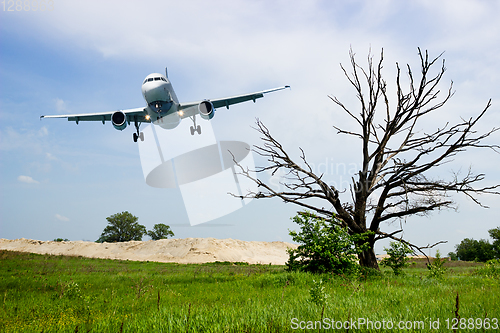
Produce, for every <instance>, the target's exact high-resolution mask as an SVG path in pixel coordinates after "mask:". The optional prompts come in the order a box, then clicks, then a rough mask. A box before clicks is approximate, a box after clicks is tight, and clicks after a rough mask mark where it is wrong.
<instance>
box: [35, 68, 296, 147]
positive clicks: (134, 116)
mask: <svg viewBox="0 0 500 333" xmlns="http://www.w3.org/2000/svg"><path fill="white" fill-rule="evenodd" d="M286 88H290V86H284V87H279V88H274V89H269V90H264V91H259V92H255V93H251V94H245V95H239V96H233V97H227V98H219V99H214V100H210V99H205V100H203V101H200V102H191V103H179V100H178V99H177V95H176V94H175V92H174V89H173V87H172V83H171V82H170V80H169V79H168V71H167V69H165V75H162V74H159V73H152V74H149V75H148V76H147V77H146V78H145V79H144V81H143V82H142V96H143V97H144V100H145V101H146V103H147V106H146V107H144V108H135V109H127V110H117V111H108V112H97V113H82V114H67V115H49V116H40V119H42V118H68V121H74V122H76V124H77V125H78V123H79V122H80V121H101V122H102V123H103V124H105V123H106V121H111V123H112V124H113V126H114V128H116V129H117V130H120V131H122V130H124V129H125V128H126V127H127V124H128V125H130V123H131V122H133V123H134V125H135V128H136V133H134V134H133V139H134V142H137V140H138V139H140V140H141V141H144V133H143V132H140V131H139V127H140V125H141V123H151V122H153V123H154V124H156V125H159V126H161V127H162V128H165V129H173V128H175V127H177V126H178V125H179V123H180V121H181V120H182V119H184V118H188V117H189V118H191V120H192V121H193V126H191V127H190V131H191V135H194V133H195V132H196V133H198V134H201V126H200V125H196V115H200V117H201V118H202V119H205V120H210V119H212V118H213V117H214V115H215V110H216V109H217V108H221V107H226V108H227V109H229V106H230V105H233V104H238V103H242V102H246V101H254V103H255V100H256V99H258V98H261V97H264V94H267V93H270V92H274V91H278V90H283V89H286Z"/></svg>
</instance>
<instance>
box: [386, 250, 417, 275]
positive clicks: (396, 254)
mask: <svg viewBox="0 0 500 333" xmlns="http://www.w3.org/2000/svg"><path fill="white" fill-rule="evenodd" d="M384 251H385V252H386V253H387V254H388V255H389V257H387V258H384V259H382V261H381V262H380V264H381V265H382V266H386V267H390V268H392V271H393V272H394V275H401V274H403V268H404V267H407V266H408V260H409V259H408V257H407V255H408V254H410V253H412V252H413V251H412V250H411V249H410V248H409V247H408V245H406V244H405V243H402V242H391V243H390V245H389V248H385V247H384Z"/></svg>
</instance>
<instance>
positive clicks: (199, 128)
mask: <svg viewBox="0 0 500 333" xmlns="http://www.w3.org/2000/svg"><path fill="white" fill-rule="evenodd" d="M191 119H192V120H193V126H191V127H190V128H189V129H190V130H191V135H194V132H198V134H201V126H200V125H198V126H196V115H194V116H193V118H191Z"/></svg>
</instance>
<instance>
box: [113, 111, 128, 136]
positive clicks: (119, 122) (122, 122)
mask: <svg viewBox="0 0 500 333" xmlns="http://www.w3.org/2000/svg"><path fill="white" fill-rule="evenodd" d="M111 123H112V124H113V127H114V128H116V129H117V130H120V131H123V130H124V129H125V128H126V127H127V116H126V115H125V113H123V112H122V111H116V112H115V113H113V114H112V115H111Z"/></svg>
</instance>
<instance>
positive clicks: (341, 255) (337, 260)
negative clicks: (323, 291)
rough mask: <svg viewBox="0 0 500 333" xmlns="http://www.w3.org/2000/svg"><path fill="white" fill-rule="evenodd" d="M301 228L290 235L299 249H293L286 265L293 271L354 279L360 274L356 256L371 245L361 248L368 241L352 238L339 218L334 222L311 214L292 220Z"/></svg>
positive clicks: (304, 213) (356, 236) (365, 236)
mask: <svg viewBox="0 0 500 333" xmlns="http://www.w3.org/2000/svg"><path fill="white" fill-rule="evenodd" d="M292 220H293V221H294V222H295V223H297V224H298V225H299V226H300V231H299V232H296V231H290V236H292V239H293V241H294V242H296V243H299V244H300V245H299V246H298V248H297V249H289V250H288V254H289V259H288V262H287V263H286V266H287V269H288V270H289V271H293V270H301V271H306V272H312V273H327V272H333V273H336V274H344V275H351V274H354V273H357V271H358V268H359V265H358V263H357V257H356V255H357V254H359V253H360V252H361V251H362V250H363V249H364V248H365V247H366V246H368V244H364V245H363V246H357V245H356V244H359V243H360V242H362V241H363V240H364V239H366V238H367V237H368V235H369V234H368V233H366V234H363V235H349V232H348V231H347V228H342V227H341V226H339V225H338V224H340V221H338V220H337V219H336V218H335V217H333V219H332V220H331V221H326V220H325V219H323V218H320V217H317V216H316V215H314V214H312V213H310V212H307V211H306V212H298V213H297V215H296V216H294V217H293V219H292Z"/></svg>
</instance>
